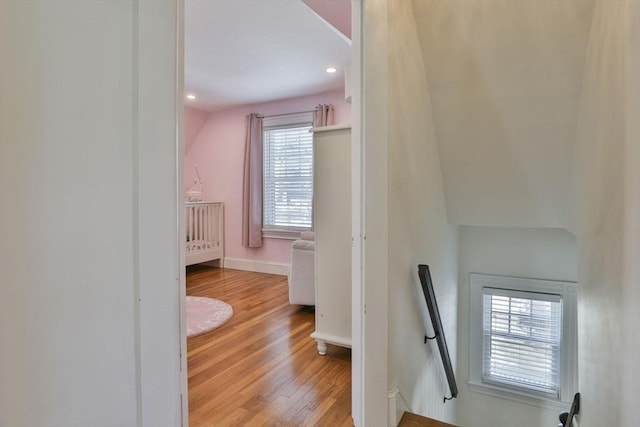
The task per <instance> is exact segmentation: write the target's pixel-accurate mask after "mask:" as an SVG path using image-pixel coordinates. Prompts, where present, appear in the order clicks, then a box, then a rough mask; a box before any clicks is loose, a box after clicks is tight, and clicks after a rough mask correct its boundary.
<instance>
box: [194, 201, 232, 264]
mask: <svg viewBox="0 0 640 427" xmlns="http://www.w3.org/2000/svg"><path fill="white" fill-rule="evenodd" d="M185 210H186V212H185V217H186V221H187V230H186V231H187V232H186V235H187V242H186V244H187V246H186V251H185V265H192V264H198V263H201V262H207V261H215V260H220V267H222V262H223V261H222V260H223V259H224V257H223V255H224V221H223V204H222V202H189V203H185Z"/></svg>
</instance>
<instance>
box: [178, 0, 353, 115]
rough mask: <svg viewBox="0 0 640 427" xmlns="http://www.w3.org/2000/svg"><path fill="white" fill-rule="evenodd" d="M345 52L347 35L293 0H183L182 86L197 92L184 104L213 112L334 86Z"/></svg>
mask: <svg viewBox="0 0 640 427" xmlns="http://www.w3.org/2000/svg"><path fill="white" fill-rule="evenodd" d="M350 58H351V46H350V43H349V42H348V39H346V38H345V37H344V36H343V35H342V34H341V33H339V32H338V31H336V30H335V29H334V28H332V27H330V26H329V25H328V24H327V22H326V21H324V20H322V19H320V18H319V17H318V15H317V14H316V13H315V12H313V11H312V10H311V9H310V8H309V7H308V6H306V5H305V4H304V3H303V2H302V1H300V0H186V1H185V54H184V60H185V64H184V67H185V92H186V93H194V94H195V95H196V96H197V99H196V100H195V101H188V103H187V105H190V106H193V107H196V108H200V109H203V110H208V111H214V110H219V109H222V108H225V107H230V106H233V105H240V104H252V103H258V102H267V101H274V100H278V99H286V98H292V97H297V96H304V95H312V94H316V93H321V92H326V91H330V90H336V89H340V88H343V87H344V73H343V69H344V66H345V64H348V63H349V62H350ZM328 66H335V67H336V68H338V72H337V73H335V74H328V73H327V72H326V71H325V70H326V68H327V67H328Z"/></svg>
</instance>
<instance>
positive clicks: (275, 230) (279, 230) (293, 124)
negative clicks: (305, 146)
mask: <svg viewBox="0 0 640 427" xmlns="http://www.w3.org/2000/svg"><path fill="white" fill-rule="evenodd" d="M313 114H314V113H313V111H309V112H300V113H288V114H279V115H272V116H264V117H263V119H262V120H263V122H262V138H263V147H262V152H263V163H262V174H263V176H262V193H263V195H262V237H266V238H274V239H289V240H294V239H298V238H300V233H301V232H303V231H311V230H313V180H314V177H313V157H312V160H311V162H312V165H311V170H312V177H311V188H312V190H311V192H312V193H311V206H312V214H311V226H310V227H286V226H282V227H269V226H265V223H266V222H265V216H266V212H267V210H266V197H265V193H266V192H265V189H266V186H267V179H266V176H265V173H264V172H265V161H266V156H265V151H266V149H267V140H266V138H265V135H266V132H268V131H273V130H280V129H294V128H301V127H308V128H310V129H309V132H310V134H311V130H312V129H313ZM311 135H312V134H311ZM311 137H312V138H313V136H311ZM312 148H313V139H312ZM312 156H313V151H312Z"/></svg>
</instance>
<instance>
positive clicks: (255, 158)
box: [242, 113, 262, 248]
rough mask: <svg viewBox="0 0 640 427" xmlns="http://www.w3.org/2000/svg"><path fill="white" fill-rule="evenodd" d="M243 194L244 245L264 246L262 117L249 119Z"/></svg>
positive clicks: (252, 116) (255, 116) (249, 246)
mask: <svg viewBox="0 0 640 427" xmlns="http://www.w3.org/2000/svg"><path fill="white" fill-rule="evenodd" d="M243 184H244V187H243V193H242V245H243V246H245V247H247V248H259V247H261V246H262V117H260V116H258V115H257V114H255V113H254V114H251V115H249V116H248V117H247V139H246V142H245V148H244V182H243Z"/></svg>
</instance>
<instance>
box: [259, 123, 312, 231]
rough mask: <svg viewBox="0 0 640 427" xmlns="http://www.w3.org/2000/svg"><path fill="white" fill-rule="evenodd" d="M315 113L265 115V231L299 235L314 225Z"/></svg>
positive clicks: (263, 229) (263, 227)
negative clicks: (313, 133)
mask: <svg viewBox="0 0 640 427" xmlns="http://www.w3.org/2000/svg"><path fill="white" fill-rule="evenodd" d="M312 124H313V113H300V114H289V115H282V116H271V117H265V118H264V119H263V123H262V126H263V150H264V159H263V162H264V163H263V177H264V179H263V222H262V224H263V225H262V231H263V235H265V236H267V237H297V236H298V233H299V232H300V231H305V230H311V228H312V223H313V221H312V212H313V210H312V207H313V136H312V134H311V132H309V131H310V129H311V127H312Z"/></svg>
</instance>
